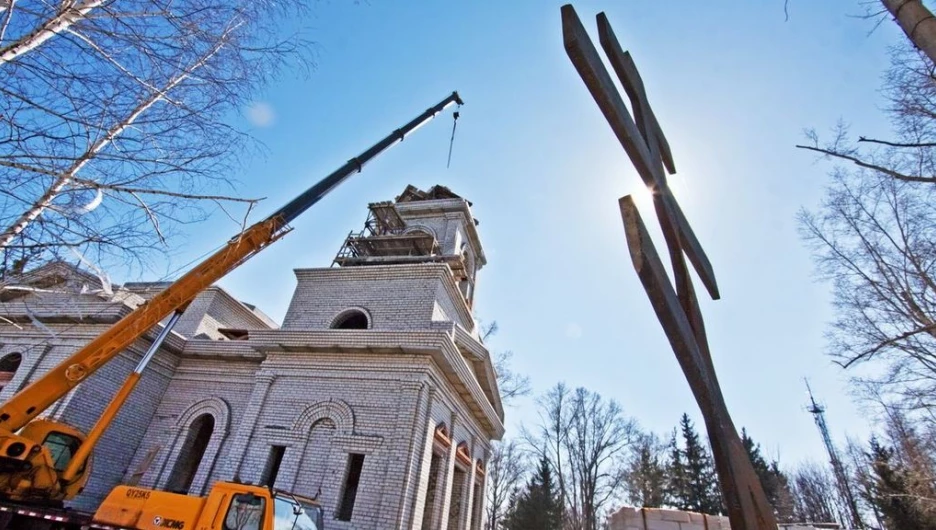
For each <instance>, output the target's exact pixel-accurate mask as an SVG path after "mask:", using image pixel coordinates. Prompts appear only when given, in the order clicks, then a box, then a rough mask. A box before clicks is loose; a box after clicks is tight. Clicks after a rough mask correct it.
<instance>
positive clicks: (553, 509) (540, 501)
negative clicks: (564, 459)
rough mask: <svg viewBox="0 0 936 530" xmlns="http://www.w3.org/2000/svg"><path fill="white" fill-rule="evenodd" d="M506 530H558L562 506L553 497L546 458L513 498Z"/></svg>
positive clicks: (506, 518) (549, 468)
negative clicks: (524, 486)
mask: <svg viewBox="0 0 936 530" xmlns="http://www.w3.org/2000/svg"><path fill="white" fill-rule="evenodd" d="M504 528H505V529H506V530H561V529H562V502H561V501H560V500H559V496H558V495H557V493H556V488H555V484H554V483H553V478H552V467H551V466H550V465H549V461H548V460H547V459H546V458H543V459H541V460H540V464H539V468H538V469H537V472H536V475H534V476H533V477H532V478H530V480H529V482H528V483H527V485H526V488H525V489H524V490H523V491H522V492H521V493H520V494H519V495H518V496H517V497H516V502H514V503H513V506H512V509H511V510H510V512H509V513H508V514H507V517H505V519H504Z"/></svg>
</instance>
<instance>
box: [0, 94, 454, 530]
mask: <svg viewBox="0 0 936 530" xmlns="http://www.w3.org/2000/svg"><path fill="white" fill-rule="evenodd" d="M462 103H463V102H462V100H461V98H460V97H459V95H458V93H457V92H453V93H452V94H451V95H449V96H448V97H446V98H445V99H444V100H442V101H441V102H439V103H438V104H436V105H435V106H433V107H430V108H429V109H427V110H426V111H425V112H423V113H422V114H420V115H419V116H417V117H416V118H414V119H413V120H411V121H410V122H408V123H407V124H405V125H404V126H403V127H401V128H399V129H396V130H394V131H393V132H392V133H390V134H389V135H387V136H386V137H384V138H383V139H382V140H380V141H379V142H377V143H376V144H374V145H373V146H372V147H370V148H369V149H367V150H366V151H364V152H363V153H361V154H360V155H359V156H357V157H355V158H352V159H351V160H349V161H348V162H347V163H345V164H344V165H343V166H341V167H340V168H338V169H337V170H335V171H334V172H332V173H331V174H330V175H328V176H327V177H325V178H323V179H322V180H321V181H319V182H318V183H317V184H315V185H314V186H312V187H311V188H309V189H308V190H306V191H305V192H303V193H302V194H301V195H299V196H298V197H296V198H294V199H293V200H292V201H290V202H289V203H287V204H286V205H285V206H283V207H282V208H280V209H279V210H277V211H276V212H274V213H273V214H271V215H270V216H269V217H267V218H266V219H263V220H262V221H259V222H257V223H255V224H254V225H252V226H250V227H249V228H247V229H246V230H244V231H243V232H241V233H239V234H237V235H236V236H235V237H233V238H232V239H230V240H229V241H228V242H227V244H225V245H224V246H223V247H222V248H221V249H220V250H218V251H217V252H215V253H214V254H212V255H211V256H209V257H208V258H206V259H205V260H204V261H202V262H201V263H199V264H198V265H197V266H195V267H194V268H193V269H192V270H190V271H189V272H187V273H186V274H185V275H183V276H182V277H181V278H179V279H178V280H176V281H174V282H173V283H172V284H170V285H169V286H168V287H166V289H164V290H163V291H162V292H160V293H159V294H157V295H156V296H154V297H153V298H152V299H151V300H149V301H148V302H146V303H144V304H143V305H141V306H139V307H138V308H136V309H135V310H134V311H132V312H131V313H129V314H128V315H126V316H125V317H123V318H122V319H120V320H119V321H118V322H116V323H115V324H114V325H113V326H111V328H110V329H108V330H107V331H105V332H104V333H102V334H101V335H100V336H98V337H97V338H95V339H94V340H92V341H91V342H90V343H88V344H87V345H86V346H84V347H83V348H81V349H80V350H78V351H76V352H75V353H74V354H72V355H70V356H69V357H68V358H67V359H65V360H64V361H62V362H61V363H59V364H58V365H57V366H55V367H54V368H52V369H51V370H49V371H48V372H46V373H45V374H44V375H42V377H40V378H38V379H36V380H35V381H33V382H32V383H30V384H29V385H28V386H27V387H26V388H24V389H22V390H21V391H19V392H18V393H16V394H15V395H14V396H13V397H11V398H10V399H9V400H8V401H7V402H6V403H3V404H0V500H4V501H8V502H14V503H24V504H26V505H45V506H57V505H60V504H61V502H62V501H65V500H68V499H72V498H74V497H75V496H76V495H78V494H79V493H80V492H81V491H82V489H83V488H84V485H85V484H86V482H87V480H88V475H90V466H89V464H90V455H91V451H92V449H93V448H94V445H95V444H96V442H97V441H98V440H99V439H100V437H101V435H102V434H103V433H104V431H105V430H106V429H107V427H108V426H109V425H110V423H111V422H112V421H113V419H114V416H116V414H117V412H118V411H119V410H120V408H121V406H122V405H123V404H124V402H125V401H126V399H127V397H128V396H129V395H130V393H131V391H132V390H133V387H134V386H135V385H136V383H137V382H138V381H139V379H140V377H141V374H142V372H143V369H144V368H145V367H146V364H147V363H148V362H149V361H150V359H152V357H153V355H155V353H156V351H157V350H158V348H159V345H160V344H161V342H162V340H163V339H165V337H166V336H167V335H168V334H169V332H170V330H171V329H172V326H173V325H174V324H175V322H176V321H177V320H178V318H179V316H180V315H181V314H182V311H184V310H185V308H186V306H187V305H188V304H189V303H190V302H191V301H192V299H194V298H195V296H196V295H198V293H200V292H202V291H203V290H204V289H206V288H208V287H209V286H211V285H212V284H213V283H215V282H217V281H218V280H220V279H221V278H222V277H224V275H226V274H227V273H229V272H231V271H232V270H234V269H235V268H236V267H238V266H239V265H240V264H242V263H244V262H245V261H247V260H248V259H250V258H251V257H253V256H254V255H256V254H257V253H259V252H260V251H261V250H263V249H264V248H266V247H267V246H268V245H270V244H271V243H273V242H274V241H276V240H278V239H279V238H281V237H283V236H284V235H286V234H287V233H288V232H289V231H290V230H291V228H290V227H289V223H290V222H291V221H293V220H294V219H296V218H297V217H298V216H299V215H300V214H302V213H303V212H304V211H306V210H307V209H309V208H310V207H311V206H312V205H314V204H315V203H317V202H318V201H319V200H321V199H322V198H323V197H324V196H325V195H326V194H328V193H329V192H330V191H332V190H333V189H334V188H335V187H337V186H338V185H339V184H341V183H342V182H343V181H344V180H345V179H347V178H348V177H350V176H351V175H353V174H354V173H358V172H360V171H361V170H362V169H363V167H364V165H365V164H367V163H368V162H370V161H371V160H372V159H374V158H375V157H376V156H378V155H379V154H381V153H382V152H384V151H385V150H386V149H388V148H389V147H391V146H392V145H394V144H396V143H397V142H400V141H402V140H403V138H404V137H406V136H407V135H408V134H410V133H412V132H413V131H415V130H416V129H417V128H419V127H420V126H422V125H423V124H425V123H426V122H428V121H429V120H431V119H432V118H434V117H435V116H436V115H437V114H439V113H440V112H442V111H443V110H444V109H445V108H447V107H449V106H450V105H453V104H457V105H462ZM170 315H171V316H170ZM167 316H169V317H170V319H169V320H168V322H167V323H166V325H165V326H164V327H163V329H162V330H161V332H160V334H159V335H158V337H157V339H156V341H155V342H154V343H153V345H151V347H150V348H149V350H148V351H147V353H146V354H145V355H144V356H143V358H142V359H141V361H140V363H139V364H138V366H137V367H136V369H135V370H134V371H133V373H132V374H131V375H130V376H129V377H128V378H127V380H126V381H125V382H124V384H123V386H122V387H121V388H120V389H119V390H118V392H117V393H116V394H115V396H114V398H113V400H112V401H111V403H110V404H109V405H108V406H107V408H106V409H105V411H104V412H103V413H102V415H101V417H100V418H99V420H98V421H97V423H96V424H95V425H94V427H93V428H92V429H91V431H89V432H88V434H87V435H85V434H84V433H82V432H81V431H80V430H79V429H76V428H75V427H73V426H71V425H68V424H67V423H63V422H59V421H54V420H49V419H37V416H39V415H40V414H41V413H42V412H43V411H44V410H46V409H47V408H48V407H49V406H50V405H52V404H53V403H54V402H55V401H56V400H58V399H60V398H61V397H63V396H65V394H67V393H68V391H70V390H71V389H72V388H74V387H75V386H77V385H79V384H81V382H82V381H84V380H85V379H86V378H87V377H88V376H90V375H91V374H93V373H94V372H95V371H97V370H98V369H100V368H101V367H102V366H104V365H105V364H107V363H108V362H109V361H111V360H112V359H113V358H114V357H116V356H117V355H118V354H119V353H120V352H121V351H122V350H123V349H125V348H127V347H128V346H130V345H131V344H132V343H133V342H134V341H136V340H137V339H138V338H140V337H141V336H143V334H144V333H146V332H147V331H148V330H150V329H153V328H154V327H155V326H156V325H157V324H159V323H160V322H161V321H162V320H163V319H165V318H166V317H167ZM225 487H234V486H231V484H230V483H227V485H226V486H225ZM134 491H148V490H140V489H139V488H135V489H134ZM157 494H158V495H157ZM138 495H139V496H140V498H142V497H146V498H147V499H150V498H156V497H158V498H161V496H166V495H173V494H170V493H164V492H152V493H146V494H145V495H144V494H143V493H140V494H138ZM212 495H213V493H212V494H211V495H209V498H211V496H212ZM112 496H113V495H112ZM228 497H229V499H228V500H229V501H230V499H231V498H233V497H231V496H230V495H228ZM182 498H183V499H184V498H186V497H185V496H182ZM245 498H246V497H245ZM108 499H110V497H109V498H108ZM201 500H202V501H204V500H205V499H201ZM174 502H181V501H178V500H176V501H170V502H169V503H168V504H169V505H172V504H173V503H174ZM271 502H272V501H271ZM157 504H160V503H157ZM107 506H108V503H107V502H105V504H104V505H102V507H101V509H105V508H106V507H107ZM6 508H10V505H6ZM111 508H113V507H111ZM109 509H110V508H109ZM218 509H219V510H220V508H218ZM3 511H8V510H4V507H3V506H0V512H3ZM27 511H28V510H27ZM99 511H100V510H99ZM111 511H113V510H111ZM17 513H19V512H17ZM108 513H110V512H108ZM21 515H22V514H21ZM121 524H122V523H121ZM2 527H3V526H2V525H0V528H2ZM128 527H130V526H128ZM189 527H190V526H186V528H189ZM133 528H135V527H133Z"/></svg>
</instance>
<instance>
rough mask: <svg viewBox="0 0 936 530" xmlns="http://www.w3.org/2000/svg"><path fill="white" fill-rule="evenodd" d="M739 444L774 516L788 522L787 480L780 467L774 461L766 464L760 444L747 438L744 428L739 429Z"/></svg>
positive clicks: (790, 512)
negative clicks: (772, 509) (749, 461)
mask: <svg viewBox="0 0 936 530" xmlns="http://www.w3.org/2000/svg"><path fill="white" fill-rule="evenodd" d="M741 444H742V445H743V446H744V450H745V451H746V452H747V455H748V458H750V460H751V465H752V466H753V467H754V472H755V473H756V474H757V478H758V479H760V482H761V486H762V487H763V488H764V494H765V495H766V496H767V500H768V501H769V502H770V504H771V506H773V508H774V514H776V516H777V517H778V518H779V519H780V520H781V521H789V520H790V519H791V518H792V517H793V502H792V494H791V492H790V486H789V479H788V478H787V476H786V475H784V474H783V473H782V472H781V471H780V465H779V464H778V463H777V461H776V460H775V461H773V462H770V463H768V462H767V459H765V458H764V456H763V455H762V454H761V451H760V444H756V443H754V440H753V439H752V438H751V437H750V436H748V433H747V430H745V429H744V428H742V429H741Z"/></svg>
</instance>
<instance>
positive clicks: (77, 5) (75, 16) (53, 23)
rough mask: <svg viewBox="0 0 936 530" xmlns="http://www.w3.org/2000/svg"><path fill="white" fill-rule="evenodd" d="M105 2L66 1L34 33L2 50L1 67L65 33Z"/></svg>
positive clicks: (87, 0) (101, 0) (91, 0)
mask: <svg viewBox="0 0 936 530" xmlns="http://www.w3.org/2000/svg"><path fill="white" fill-rule="evenodd" d="M103 3H104V0H85V1H83V2H81V1H80V2H73V1H72V0H66V1H65V2H63V3H62V6H61V10H60V11H59V13H58V14H56V15H55V16H53V17H51V18H49V19H48V20H46V21H45V22H44V23H43V24H41V25H40V26H39V27H37V28H36V29H35V30H34V31H32V32H30V33H28V34H26V35H23V36H22V37H20V38H19V39H17V40H16V41H14V42H13V43H11V44H9V45H7V46H4V47H3V48H0V65H3V64H6V63H8V62H10V61H13V60H15V59H16V58H17V57H19V56H21V55H23V54H25V53H29V52H30V51H32V50H35V49H36V48H38V47H39V46H42V44H43V43H45V42H46V41H48V40H49V39H51V38H53V37H55V36H56V35H58V34H59V33H61V32H62V31H65V30H66V29H68V28H69V27H71V26H72V25H73V24H75V23H76V22H78V21H80V20H81V19H83V18H84V17H85V16H87V15H88V13H90V12H91V10H93V9H94V8H96V7H100V5H101V4H103ZM12 8H13V2H12V1H11V2H10V9H12Z"/></svg>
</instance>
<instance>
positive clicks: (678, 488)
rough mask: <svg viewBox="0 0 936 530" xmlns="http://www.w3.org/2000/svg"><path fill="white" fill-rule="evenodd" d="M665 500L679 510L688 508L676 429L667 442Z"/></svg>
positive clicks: (684, 475) (684, 476)
mask: <svg viewBox="0 0 936 530" xmlns="http://www.w3.org/2000/svg"><path fill="white" fill-rule="evenodd" d="M666 502H667V504H669V505H671V506H673V507H674V508H676V509H679V510H688V509H689V505H688V502H689V487H688V479H687V477H686V464H685V462H683V452H682V450H681V449H680V448H679V442H678V441H677V439H676V430H675V429H673V434H672V436H671V437H670V442H669V462H668V463H667V466H666Z"/></svg>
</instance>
